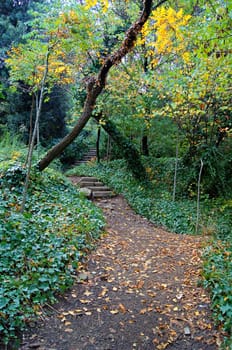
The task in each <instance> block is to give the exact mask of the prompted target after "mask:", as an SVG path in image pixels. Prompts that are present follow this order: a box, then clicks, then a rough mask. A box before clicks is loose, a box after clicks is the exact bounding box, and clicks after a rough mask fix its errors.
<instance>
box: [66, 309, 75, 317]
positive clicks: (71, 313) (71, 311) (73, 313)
mask: <svg viewBox="0 0 232 350" xmlns="http://www.w3.org/2000/svg"><path fill="white" fill-rule="evenodd" d="M68 313H69V315H72V316H75V315H76V312H75V311H74V310H70V311H69V312H68Z"/></svg>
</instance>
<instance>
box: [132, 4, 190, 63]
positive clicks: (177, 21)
mask: <svg viewBox="0 0 232 350" xmlns="http://www.w3.org/2000/svg"><path fill="white" fill-rule="evenodd" d="M190 18H191V16H190V15H185V14H184V13H183V9H180V10H179V11H175V10H174V9H173V8H171V7H169V8H165V7H159V8H157V9H156V10H155V11H153V12H152V14H151V16H150V20H149V21H148V22H146V23H145V25H144V27H143V29H142V31H141V35H140V37H139V38H138V40H137V46H142V45H144V44H146V48H147V53H146V55H147V56H148V57H149V58H150V59H151V65H152V66H153V67H154V66H156V65H157V64H158V60H157V58H156V56H157V55H160V54H170V53H175V54H179V53H182V58H183V60H184V62H185V63H186V64H187V63H189V61H190V55H189V53H188V52H186V43H185V38H184V35H183V32H182V28H183V27H184V26H186V25H187V24H188V22H189V20H190ZM154 33H155V35H156V38H155V40H154V39H153V38H154Z"/></svg>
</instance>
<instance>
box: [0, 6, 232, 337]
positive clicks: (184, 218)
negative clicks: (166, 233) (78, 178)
mask: <svg viewBox="0 0 232 350" xmlns="http://www.w3.org/2000/svg"><path fill="white" fill-rule="evenodd" d="M142 8H143V2H142V1H139V0H136V1H125V2H124V1H119V0H114V1H109V2H108V1H81V0H80V1H77V0H76V1H74V0H67V1H62V0H60V1H58V0H50V1H49V0H48V1H42V0H33V1H32V0H31V1H30V0H21V1H18V0H2V1H1V4H0V34H1V41H0V138H1V139H0V145H1V150H0V161H1V166H0V171H1V178H0V180H1V191H2V199H1V201H2V202H1V207H2V212H1V219H2V223H1V224H0V226H1V228H2V231H3V234H2V233H1V235H2V236H1V239H2V241H1V243H0V244H1V245H2V247H1V249H5V248H6V246H7V247H8V248H9V251H8V253H9V256H10V254H12V249H13V246H14V247H15V245H14V244H15V242H14V243H12V242H9V241H8V238H7V237H8V235H9V232H11V231H12V232H15V234H16V236H15V237H17V235H19V236H18V239H19V240H21V239H22V235H23V236H24V235H25V237H26V236H27V235H28V230H29V226H28V222H27V220H29V219H30V220H31V215H32V214H31V213H32V207H33V205H34V204H35V203H36V202H37V199H39V201H40V202H41V205H42V206H43V205H44V201H45V198H47V197H46V196H48V195H49V188H50V189H51V188H54V193H56V194H54V198H56V199H57V198H58V197H57V196H60V194H58V193H59V186H61V192H62V188H64V187H65V186H68V185H66V184H65V180H62V179H61V175H58V173H57V171H58V172H64V171H66V170H67V169H69V168H70V167H72V166H73V165H74V164H75V162H77V161H78V160H80V159H82V157H83V155H84V154H86V153H87V152H88V150H89V149H91V148H97V154H98V157H97V159H93V161H92V162H90V163H89V165H88V166H87V167H85V166H83V167H78V168H74V169H72V170H71V171H70V170H69V174H81V173H85V174H90V175H97V176H99V177H101V178H102V179H103V180H104V181H105V182H107V183H108V184H109V185H111V186H114V187H115V191H118V192H119V193H123V194H124V195H125V196H127V199H128V201H129V202H130V204H131V205H132V207H134V208H135V210H137V211H138V212H140V213H141V214H143V215H145V216H147V217H148V218H149V219H150V220H151V221H154V222H155V223H157V224H159V225H162V226H164V227H167V228H168V229H170V230H173V231H174V232H177V233H197V234H205V235H210V236H211V237H212V242H211V245H210V246H209V247H208V250H207V254H208V255H207V254H206V255H207V258H206V263H205V264H206V265H205V271H206V272H205V274H206V282H205V284H206V286H207V287H211V288H212V295H213V300H214V308H215V314H216V317H217V319H218V322H223V324H224V328H225V330H226V332H228V334H231V323H230V320H231V317H232V311H231V303H232V299H231V298H232V297H231V294H230V292H229V291H230V290H231V261H230V260H231V259H230V257H231V208H232V200H231V190H232V177H231V170H232V138H231V127H232V115H231V113H232V112H231V63H232V62H231V24H232V4H231V3H230V1H223V0H212V1H204V0H200V1H194V0H190V1H187V2H186V1H182V0H177V1H160V2H158V1H157V2H156V1H154V3H153V7H152V9H151V13H150V16H148V19H147V18H146V19H144V23H142V25H141V26H140V27H139V26H138V27H136V28H135V27H133V25H132V24H133V23H135V21H136V19H137V18H138V14H139V13H140V11H141V10H142ZM48 166H50V167H49V169H48V170H46V171H45V172H44V175H42V173H41V171H42V170H44V169H45V168H47V167H48ZM54 169H55V170H54ZM39 170H40V171H39ZM46 176H48V178H46ZM43 177H45V178H46V180H45V178H43ZM25 179H26V180H25ZM55 183H56V185H55ZM67 191H69V190H67ZM22 193H23V198H22ZM41 193H43V194H41ZM63 195H65V194H63ZM67 196H68V194H67ZM63 200H64V201H66V199H63ZM75 200H77V199H75ZM78 200H81V201H82V200H83V199H78ZM22 203H23V204H22ZM33 203H34V204H33ZM67 203H69V204H70V205H71V203H70V202H69V201H68V202H67ZM87 207H88V205H87ZM82 208H83V209H80V210H86V211H87V212H88V211H89V223H88V225H90V226H91V225H92V223H91V222H94V218H93V217H92V216H91V215H93V216H94V214H92V209H86V204H83V206H82ZM33 210H35V209H33ZM48 210H49V209H48V208H47V207H46V210H45V211H48ZM67 210H68V209H67ZM11 211H13V214H12V212H11ZM10 212H11V214H9V213H10ZM38 212H41V208H38ZM96 213H97V214H96V215H97V216H98V215H100V214H99V213H98V212H97V211H96ZM11 215H13V216H12V217H11ZM15 215H16V216H15ZM20 215H21V216H20ZM43 215H45V214H44V213H43V214H42V216H43ZM49 215H50V214H49ZM51 215H53V216H54V218H55V217H57V215H58V213H56V214H54V213H53V214H51ZM64 215H65V211H64ZM15 218H17V220H16V221H15ZM24 220H25V222H24ZM43 220H45V219H43ZM91 220H92V221H91ZM98 220H99V225H98V228H96V229H94V230H98V229H99V231H100V227H102V225H103V223H102V222H101V219H100V218H99V219H98ZM13 222H16V223H13ZM84 224H85V225H86V223H83V225H84ZM34 225H36V222H34ZM44 225H45V224H44ZM88 225H87V227H89V226H88ZM45 226H46V225H45ZM45 226H43V225H42V226H41V227H40V229H38V232H37V234H38V235H41V231H40V230H45V231H46V230H47V228H45ZM46 227H47V226H46ZM91 227H92V226H91ZM91 229H92V228H91ZM98 234H99V232H98V231H96V236H97V235H98ZM73 239H74V238H73V237H72V240H73ZM6 242H7V243H6ZM219 242H220V243H219ZM72 243H73V241H72ZM12 244H13V245H12ZM64 244H65V240H64ZM70 244H71V243H70ZM83 244H84V243H83ZM87 245H88V242H87ZM65 249H67V250H68V248H65ZM225 252H226V254H225ZM17 254H18V253H17ZM17 254H16V256H17ZM65 254H66V252H64V255H65ZM9 256H6V257H5V258H4V259H5V260H4V263H2V264H1V266H0V268H1V269H2V271H5V272H6V273H9V271H8V270H7V269H8V268H6V265H5V264H6V261H7V264H8V260H9ZM64 259H66V265H67V266H68V265H69V261H70V256H69V257H68V256H66V255H65V258H64ZM72 259H73V260H75V259H77V256H76V253H75V254H74V253H73V257H72ZM20 264H21V263H20ZM20 264H19V265H20ZM16 265H17V263H16ZM16 265H15V266H16ZM11 268H12V266H11ZM52 269H53V267H51V270H52ZM60 269H61V270H60V272H59V273H60V275H62V274H63V272H62V267H60ZM13 270H14V267H13ZM215 270H216V271H217V273H215ZM67 271H68V268H67ZM67 271H66V272H65V273H67ZM225 271H227V273H226V275H227V276H228V280H224V281H222V276H223V279H224V277H225V276H224V274H225ZM17 273H18V272H17ZM51 275H52V276H53V277H52V278H54V279H55V273H53V272H51ZM62 276H63V275H62ZM69 277H70V276H69ZM49 278H50V277H48V279H49ZM0 280H1V277H0ZM67 280H68V282H67V283H64V280H62V282H61V283H60V285H59V286H60V287H61V289H62V288H63V289H65V288H66V287H67V286H68V285H70V283H71V282H70V281H69V278H67ZM44 282H46V283H47V282H49V281H44ZM12 283H13V282H12ZM25 283H26V282H25ZM46 283H45V284H46ZM49 283H50V282H49ZM49 283H48V284H47V285H46V286H45V287H42V288H44V291H45V292H46V293H47V294H48V295H47V297H48V298H52V293H51V292H50V289H49V287H48V285H49ZM4 288H5V289H4ZM25 288H27V293H28V296H27V298H28V299H30V298H31V299H33V302H34V303H35V304H36V303H39V302H43V301H44V300H42V299H43V298H42V296H41V295H40V294H36V293H37V291H36V289H37V287H36V286H35V285H34V286H33V288H34V289H33V288H32V287H31V286H29V285H26V287H25ZM30 288H31V289H30ZM38 288H39V287H38ZM7 290H8V291H9V290H12V286H10V287H9V286H5V287H3V288H2V287H1V289H0V291H1V293H2V294H1V296H0V311H1V310H2V312H0V332H2V333H3V334H4V337H5V339H9V337H10V336H12V334H15V330H16V329H18V328H20V327H21V324H23V323H24V321H25V319H24V318H23V317H22V315H20V317H18V316H17V317H18V318H16V315H18V306H17V305H15V307H14V308H13V309H12V310H11V309H10V308H9V307H8V306H9V304H8V302H9V300H11V299H12V298H15V297H16V294H14V296H12V295H11V296H9V293H8V292H7ZM24 293H25V290H24ZM50 293H51V294H50ZM229 294H230V295H229ZM39 295H40V296H39ZM17 298H18V305H20V303H21V301H20V300H21V296H20V297H18V296H17ZM35 309H36V308H35ZM35 309H34V311H36V310H35ZM25 312H26V313H27V312H28V314H30V313H31V312H32V311H31V310H29V309H27V307H26V311H25ZM11 318H12V319H14V321H12V320H11ZM26 318H27V317H26ZM1 319H2V321H1ZM9 324H11V326H9Z"/></svg>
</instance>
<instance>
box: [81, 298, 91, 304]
mask: <svg viewBox="0 0 232 350" xmlns="http://www.w3.org/2000/svg"><path fill="white" fill-rule="evenodd" d="M80 302H81V303H82V304H89V303H91V300H88V299H80Z"/></svg>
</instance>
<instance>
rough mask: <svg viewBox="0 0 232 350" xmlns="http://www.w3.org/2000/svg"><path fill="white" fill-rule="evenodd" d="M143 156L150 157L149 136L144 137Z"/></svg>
mask: <svg viewBox="0 0 232 350" xmlns="http://www.w3.org/2000/svg"><path fill="white" fill-rule="evenodd" d="M142 154H143V155H144V156H149V147H148V136H147V135H143V137H142Z"/></svg>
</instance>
